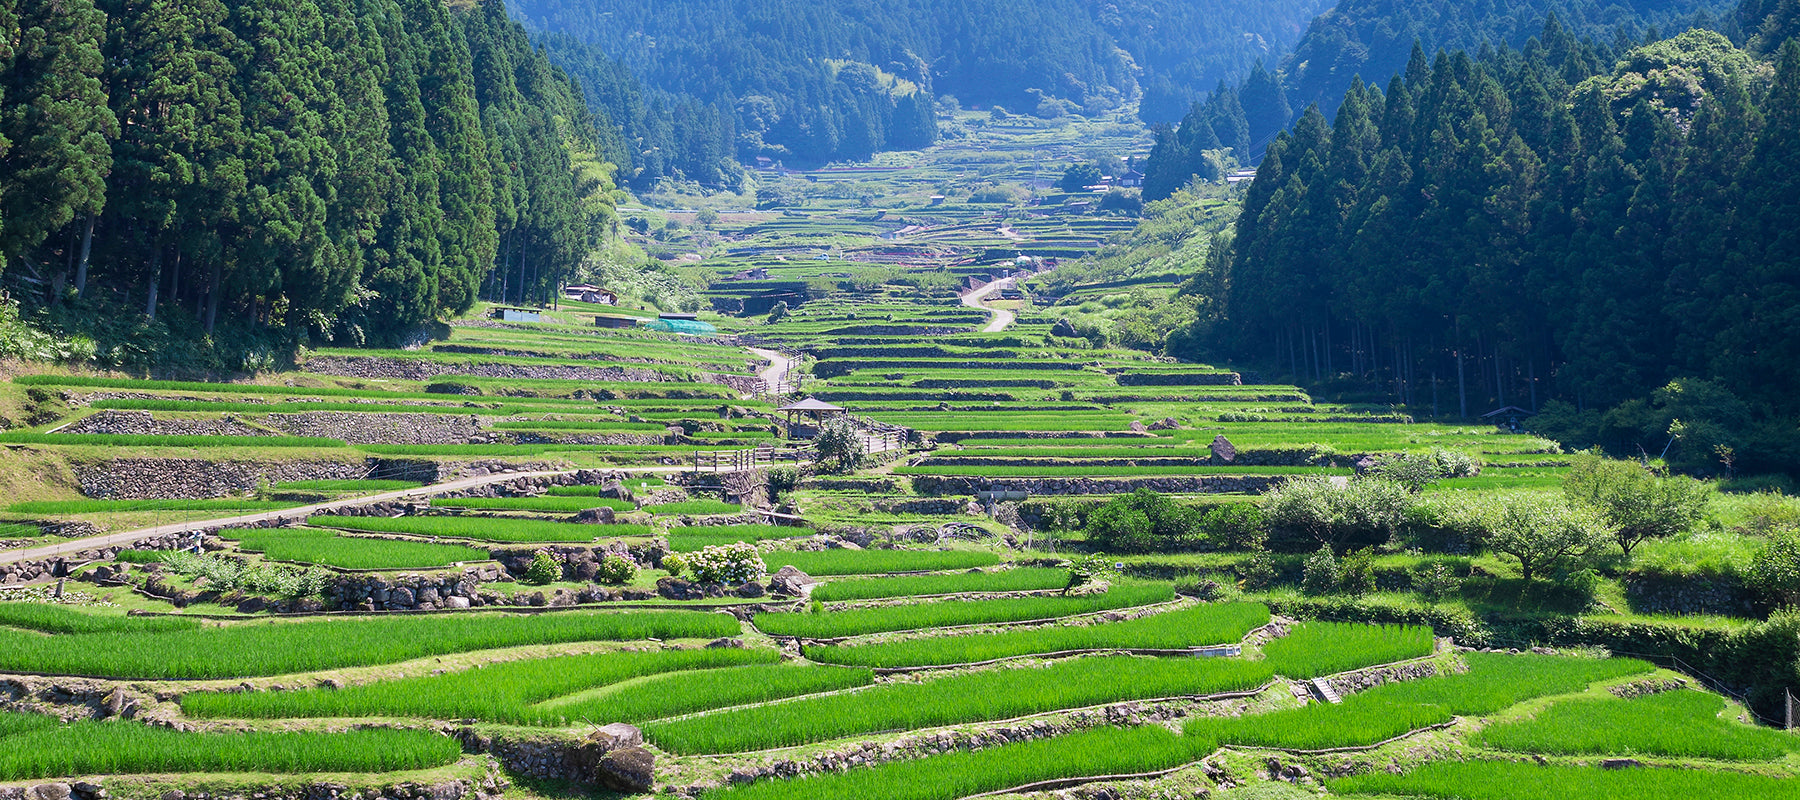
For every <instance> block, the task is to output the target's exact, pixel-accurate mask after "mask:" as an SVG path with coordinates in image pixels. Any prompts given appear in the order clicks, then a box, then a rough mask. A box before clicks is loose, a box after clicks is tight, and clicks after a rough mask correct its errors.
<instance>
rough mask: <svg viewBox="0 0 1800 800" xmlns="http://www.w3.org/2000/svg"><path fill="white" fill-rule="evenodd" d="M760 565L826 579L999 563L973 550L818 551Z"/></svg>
mask: <svg viewBox="0 0 1800 800" xmlns="http://www.w3.org/2000/svg"><path fill="white" fill-rule="evenodd" d="M763 563H764V564H767V565H768V566H769V571H770V572H775V571H776V570H779V569H781V568H782V567H785V566H790V565H791V566H793V567H794V568H795V569H798V570H800V571H801V572H804V573H806V574H808V575H812V576H815V577H820V576H827V575H879V574H882V573H888V572H936V571H938V570H951V569H974V568H975V567H991V566H994V565H995V564H998V563H1000V557H999V556H996V555H994V554H993V553H986V552H977V551H974V550H818V551H813V552H794V553H769V554H768V555H765V556H763Z"/></svg>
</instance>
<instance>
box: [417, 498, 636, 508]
mask: <svg viewBox="0 0 1800 800" xmlns="http://www.w3.org/2000/svg"><path fill="white" fill-rule="evenodd" d="M431 505H433V506H435V507H437V508H477V509H487V510H491V511H553V512H573V511H586V510H588V509H590V508H610V509H612V510H614V511H632V510H635V509H636V508H637V506H636V505H634V504H632V503H631V502H629V501H626V500H613V499H608V498H600V497H556V496H547V497H434V498H432V500H431Z"/></svg>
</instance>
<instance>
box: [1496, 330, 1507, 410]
mask: <svg viewBox="0 0 1800 800" xmlns="http://www.w3.org/2000/svg"><path fill="white" fill-rule="evenodd" d="M1494 407H1495V408H1505V407H1506V371H1505V370H1503V369H1501V368H1500V345H1498V344H1496V345H1494Z"/></svg>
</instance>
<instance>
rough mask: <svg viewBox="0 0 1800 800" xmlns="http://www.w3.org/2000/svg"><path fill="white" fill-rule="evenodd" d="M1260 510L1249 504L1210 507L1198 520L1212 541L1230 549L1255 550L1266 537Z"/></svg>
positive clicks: (1259, 547) (1266, 532)
mask: <svg viewBox="0 0 1800 800" xmlns="http://www.w3.org/2000/svg"><path fill="white" fill-rule="evenodd" d="M1263 524H1264V523H1263V513H1262V509H1260V508H1257V507H1256V506H1254V505H1251V504H1249V503H1232V504H1229V505H1222V506H1217V507H1215V508H1213V509H1212V510H1210V511H1208V512H1206V515H1205V516H1204V517H1202V518H1201V519H1200V529H1201V531H1203V532H1204V533H1205V534H1206V538H1207V539H1209V540H1210V541H1211V542H1212V543H1213V544H1215V545H1217V546H1219V547H1223V548H1226V549H1230V550H1258V549H1261V548H1262V547H1263V545H1264V544H1265V543H1266V542H1268V540H1269V532H1268V531H1267V530H1266V529H1264V527H1263Z"/></svg>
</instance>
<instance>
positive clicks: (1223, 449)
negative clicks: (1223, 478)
mask: <svg viewBox="0 0 1800 800" xmlns="http://www.w3.org/2000/svg"><path fill="white" fill-rule="evenodd" d="M1210 448H1211V449H1212V458H1213V460H1214V461H1221V462H1224V463H1227V464H1229V463H1231V462H1233V461H1236V460H1237V446H1236V445H1233V444H1232V443H1231V440H1230V439H1227V438H1225V434H1223V433H1221V434H1219V435H1218V436H1214V437H1213V440H1212V444H1211V445H1210Z"/></svg>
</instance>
